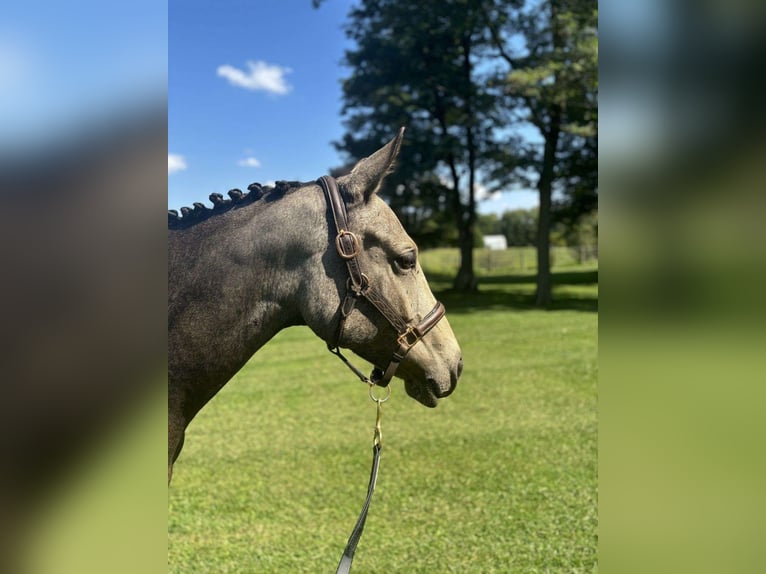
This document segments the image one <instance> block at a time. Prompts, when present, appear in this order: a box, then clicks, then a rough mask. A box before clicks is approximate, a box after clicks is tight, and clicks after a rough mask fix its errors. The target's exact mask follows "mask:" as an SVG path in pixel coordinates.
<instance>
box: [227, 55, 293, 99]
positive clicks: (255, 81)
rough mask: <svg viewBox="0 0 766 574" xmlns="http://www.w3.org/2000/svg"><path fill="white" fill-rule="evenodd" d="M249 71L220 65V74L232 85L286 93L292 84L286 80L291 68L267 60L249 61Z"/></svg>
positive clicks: (280, 93) (279, 93) (274, 92)
mask: <svg viewBox="0 0 766 574" xmlns="http://www.w3.org/2000/svg"><path fill="white" fill-rule="evenodd" d="M247 68H248V70H247V71H244V70H240V69H239V68H235V67H233V66H229V65H228V64H227V65H224V66H219V67H218V71H217V73H218V75H219V76H221V77H222V78H226V79H227V80H229V83H230V84H231V85H232V86H238V87H240V88H245V89H246V90H253V91H258V90H262V91H264V92H269V93H271V94H278V95H285V94H286V93H288V92H289V91H290V90H292V89H293V88H292V86H291V85H290V84H288V83H287V81H286V80H285V75H286V74H289V73H290V72H292V70H291V69H290V68H283V67H281V66H276V65H272V64H267V63H266V62H262V61H260V60H259V61H257V62H247Z"/></svg>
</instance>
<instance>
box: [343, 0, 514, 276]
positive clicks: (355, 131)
mask: <svg viewBox="0 0 766 574" xmlns="http://www.w3.org/2000/svg"><path fill="white" fill-rule="evenodd" d="M494 2H495V0H419V1H417V2H402V1H401V0H361V1H360V3H359V5H358V6H356V7H355V8H353V9H352V10H351V13H350V15H349V24H348V26H347V28H346V33H347V35H348V37H349V38H350V39H352V40H353V41H354V42H355V45H356V47H355V48H354V49H352V50H350V51H348V52H347V53H346V63H347V64H348V65H349V66H350V67H351V69H352V74H351V76H350V77H349V78H347V79H346V80H345V81H344V83H343V94H344V108H343V112H344V115H345V116H346V120H345V124H346V127H347V130H348V131H347V133H346V135H345V136H344V138H343V141H342V142H340V143H339V144H338V147H339V149H341V150H342V151H345V152H346V153H347V154H348V155H350V156H351V157H353V158H358V157H362V156H364V155H366V154H367V153H369V152H370V151H371V150H374V149H376V148H377V147H378V146H379V145H380V144H381V143H382V142H383V141H385V140H386V139H387V138H390V134H391V133H392V131H393V130H394V129H395V128H396V127H398V126H399V125H406V126H407V127H408V135H407V138H406V139H405V145H406V146H407V147H408V148H409V149H405V150H404V151H403V153H402V154H401V155H400V157H401V158H402V159H401V162H400V165H399V167H398V169H397V172H396V174H395V176H394V177H392V178H390V179H389V180H388V181H387V184H386V185H387V187H386V188H385V189H384V190H383V193H384V194H385V195H387V196H388V198H389V200H390V201H391V205H392V207H393V208H394V209H395V210H397V212H398V213H399V215H400V216H402V218H403V219H404V220H405V221H406V220H407V218H413V217H414V218H420V219H421V220H423V221H424V220H426V219H428V218H429V217H431V216H433V215H434V214H436V213H441V214H449V215H450V216H451V217H452V219H453V221H454V222H455V224H456V228H457V232H458V245H459V248H460V254H461V264H460V268H459V271H458V274H457V276H456V278H455V282H454V287H455V288H456V289H458V290H473V289H475V288H476V278H475V276H474V271H473V246H474V228H475V225H476V201H477V197H476V196H477V193H476V192H477V187H478V185H477V184H478V183H479V181H480V179H481V178H482V176H483V174H489V173H491V172H492V171H493V167H494V166H495V165H497V164H498V163H502V164H503V165H508V164H509V159H508V158H509V149H508V148H507V147H502V146H501V145H499V143H498V141H497V129H496V127H497V125H498V121H499V118H498V114H499V113H500V112H499V111H498V103H499V98H498V95H499V94H498V93H493V91H492V89H491V88H490V87H488V86H487V83H486V81H485V80H484V78H483V77H481V74H486V72H485V71H481V70H480V66H479V65H478V64H479V63H480V62H481V61H482V58H483V57H484V56H485V54H486V53H487V49H488V48H489V46H490V43H491V38H490V35H489V33H488V30H487V28H486V25H485V21H484V13H485V11H486V10H487V9H488V7H487V6H485V4H487V5H489V4H494ZM504 143H505V142H504ZM485 185H486V183H485Z"/></svg>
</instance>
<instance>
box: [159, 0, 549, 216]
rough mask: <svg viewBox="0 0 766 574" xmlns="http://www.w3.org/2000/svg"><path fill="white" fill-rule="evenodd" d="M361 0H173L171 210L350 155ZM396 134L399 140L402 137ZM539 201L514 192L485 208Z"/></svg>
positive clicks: (309, 173)
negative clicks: (346, 141)
mask: <svg viewBox="0 0 766 574" xmlns="http://www.w3.org/2000/svg"><path fill="white" fill-rule="evenodd" d="M351 5H352V2H351V0H327V1H326V2H324V3H323V4H322V7H321V8H319V9H313V8H312V6H311V0H274V1H264V0H261V1H257V2H254V1H245V0H239V1H227V2H220V1H218V2H216V1H214V0H184V1H181V0H170V2H169V5H168V9H169V35H168V45H169V78H168V103H169V112H168V207H169V208H174V209H178V208H179V207H181V206H182V205H191V203H192V202H194V201H203V202H205V203H208V200H207V198H208V196H209V195H210V194H211V193H213V192H218V193H223V194H225V193H226V191H228V190H229V189H231V188H234V187H238V188H240V189H245V188H246V187H247V186H248V185H249V184H250V183H252V182H254V181H257V182H260V183H266V182H270V181H275V180H280V179H286V180H302V181H309V180H313V179H316V178H317V177H319V176H320V175H322V174H325V173H327V172H328V170H329V169H330V168H331V167H336V166H338V165H340V164H341V163H343V162H342V158H341V157H340V155H339V154H338V152H337V151H336V150H335V149H334V147H333V146H332V142H333V141H334V140H339V139H340V138H341V136H342V135H343V126H342V122H341V115H340V112H341V107H342V100H341V85H340V81H341V79H342V78H344V77H347V76H348V75H349V70H348V69H346V68H344V67H343V66H342V65H341V62H342V60H343V53H344V50H345V49H347V48H348V47H350V45H349V43H348V41H347V40H346V37H345V34H344V32H343V30H342V26H343V24H344V23H345V22H346V15H347V14H348V11H349V7H350V6H351ZM393 135H394V134H393V133H392V137H393ZM536 204H537V195H536V193H534V192H513V193H505V194H502V195H501V196H500V197H498V198H496V199H494V200H490V201H486V202H483V203H482V204H481V209H480V210H481V211H482V212H486V211H498V212H502V211H504V210H505V209H511V208H514V207H518V206H522V207H530V206H532V205H536Z"/></svg>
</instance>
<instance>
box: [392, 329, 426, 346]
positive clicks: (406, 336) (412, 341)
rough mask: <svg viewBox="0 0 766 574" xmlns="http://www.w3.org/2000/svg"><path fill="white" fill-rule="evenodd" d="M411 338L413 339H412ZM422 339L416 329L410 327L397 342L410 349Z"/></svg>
mask: <svg viewBox="0 0 766 574" xmlns="http://www.w3.org/2000/svg"><path fill="white" fill-rule="evenodd" d="M410 337H412V339H410ZM420 339H421V337H420V335H418V334H417V333H416V332H415V327H413V326H412V325H408V326H407V330H406V331H405V332H404V333H402V334H401V335H399V337H397V339H396V342H397V343H399V345H406V346H407V347H408V348H409V347H412V346H413V345H414V344H415V343H417V342H418V341H420Z"/></svg>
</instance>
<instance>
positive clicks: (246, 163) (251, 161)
mask: <svg viewBox="0 0 766 574" xmlns="http://www.w3.org/2000/svg"><path fill="white" fill-rule="evenodd" d="M237 164H238V165H241V166H242V167H261V162H260V161H258V159H256V158H254V157H246V158H245V159H241V160H239V161H238V162H237Z"/></svg>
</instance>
